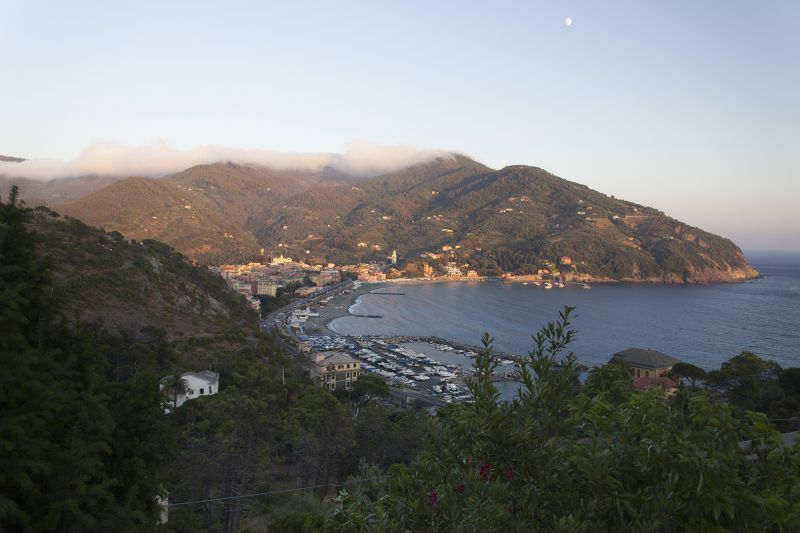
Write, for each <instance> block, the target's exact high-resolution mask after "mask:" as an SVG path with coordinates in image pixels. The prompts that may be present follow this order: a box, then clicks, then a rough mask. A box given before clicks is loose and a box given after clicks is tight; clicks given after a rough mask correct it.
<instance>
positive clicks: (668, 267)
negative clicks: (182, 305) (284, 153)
mask: <svg viewBox="0 0 800 533" xmlns="http://www.w3.org/2000/svg"><path fill="white" fill-rule="evenodd" d="M411 170H413V172H412V171H411ZM266 218H267V223H266V225H265V226H264V229H263V231H262V232H261V233H260V234H259V237H260V239H261V242H264V243H274V244H275V243H281V244H283V246H282V248H283V249H284V250H285V251H286V250H288V252H289V253H290V254H291V255H295V254H296V255H301V256H302V254H304V253H305V252H304V250H309V251H310V254H306V255H311V256H312V257H326V258H329V259H332V260H335V261H336V262H350V261H355V260H369V259H379V258H383V257H385V256H386V255H388V254H389V253H391V250H392V249H397V251H398V254H399V255H400V257H404V258H405V259H406V260H416V261H417V262H419V254H421V253H426V252H429V253H433V254H438V255H439V256H440V257H438V258H436V257H433V256H428V258H426V261H428V262H431V263H436V262H440V263H446V262H448V261H456V262H457V263H459V264H464V265H469V266H470V267H472V268H475V269H476V270H478V271H479V272H480V273H483V274H494V275H500V274H502V273H506V272H510V273H514V274H531V273H534V272H536V271H537V270H538V269H542V268H548V269H554V268H560V270H561V272H562V273H563V274H565V277H567V278H573V279H586V280H625V281H651V282H661V281H666V282H678V283H681V282H712V281H736V280H742V279H748V278H751V277H754V276H757V272H756V271H755V270H754V269H752V268H751V267H750V266H749V265H748V264H747V261H746V259H745V258H744V256H743V254H742V252H741V250H740V249H739V248H738V247H737V246H736V245H735V244H734V243H732V242H731V241H730V240H728V239H725V238H723V237H719V236H717V235H713V234H711V233H708V232H706V231H703V230H701V229H698V228H694V227H691V226H688V225H686V224H684V223H682V222H679V221H677V220H675V219H673V218H670V217H669V216H667V215H665V214H664V213H662V212H661V211H658V210H656V209H653V208H649V207H645V206H642V205H638V204H635V203H633V202H628V201H624V200H619V199H616V198H614V197H610V196H606V195H605V194H602V193H599V192H597V191H594V190H592V189H589V188H588V187H585V186H583V185H580V184H578V183H573V182H570V181H567V180H564V179H561V178H558V177H557V176H554V175H552V174H550V173H548V172H547V171H545V170H542V169H540V168H536V167H528V166H510V167H506V168H503V169H501V170H498V171H494V170H491V169H488V168H486V167H484V166H482V165H479V164H477V163H475V162H474V161H471V160H469V159H467V158H464V157H458V158H456V159H455V160H454V161H452V162H446V163H443V162H441V161H440V162H439V163H438V165H437V164H428V165H422V166H420V167H415V168H414V169H410V170H406V171H403V172H400V173H396V174H394V175H390V176H382V177H378V178H373V179H371V180H368V181H365V182H362V183H359V184H358V187H352V186H339V187H336V188H327V189H325V190H320V189H311V190H309V191H306V192H303V193H301V194H299V195H296V196H295V197H293V198H292V199H291V200H289V201H288V202H287V205H286V206H280V207H278V208H275V209H273V210H272V212H271V213H269V215H268V216H267V217H266ZM284 253H286V252H284ZM563 257H567V258H569V260H568V261H564V263H565V264H561V263H562V261H561V259H562V258H563Z"/></svg>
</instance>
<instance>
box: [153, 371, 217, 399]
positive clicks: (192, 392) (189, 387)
mask: <svg viewBox="0 0 800 533" xmlns="http://www.w3.org/2000/svg"><path fill="white" fill-rule="evenodd" d="M166 379H167V378H164V379H162V380H161V381H162V383H161V389H162V390H163V389H164V381H165V380H166ZM181 379H183V382H184V383H185V384H186V392H179V393H178V395H177V401H176V402H175V407H180V406H181V405H183V404H184V403H186V402H188V401H189V400H193V399H195V398H199V397H200V396H213V395H214V394H216V393H218V392H219V374H217V373H216V372H212V371H211V370H201V371H200V372H186V373H185V374H181ZM169 396H170V397H169V403H170V405H171V404H172V403H173V400H174V399H175V398H174V397H173V396H172V393H169Z"/></svg>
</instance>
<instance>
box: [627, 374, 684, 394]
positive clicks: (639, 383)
mask: <svg viewBox="0 0 800 533" xmlns="http://www.w3.org/2000/svg"><path fill="white" fill-rule="evenodd" d="M653 387H657V388H659V389H661V390H663V391H664V392H666V393H667V396H672V395H673V394H675V392H676V391H677V390H678V384H677V383H675V381H673V380H672V379H671V378H669V377H667V376H658V377H651V376H642V377H640V378H638V379H636V380H635V381H634V382H633V388H634V389H636V390H640V391H645V390H647V389H652V388H653Z"/></svg>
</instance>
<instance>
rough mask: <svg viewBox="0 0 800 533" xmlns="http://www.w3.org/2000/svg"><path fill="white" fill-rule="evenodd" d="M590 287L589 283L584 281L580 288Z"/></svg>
mask: <svg viewBox="0 0 800 533" xmlns="http://www.w3.org/2000/svg"><path fill="white" fill-rule="evenodd" d="M591 288H592V287H591V285H589V284H588V283H584V284H583V285H581V289H591Z"/></svg>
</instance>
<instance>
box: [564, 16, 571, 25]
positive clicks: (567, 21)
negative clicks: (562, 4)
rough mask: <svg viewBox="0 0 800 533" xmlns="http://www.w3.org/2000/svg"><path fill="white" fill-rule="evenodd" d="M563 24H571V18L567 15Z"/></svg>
mask: <svg viewBox="0 0 800 533" xmlns="http://www.w3.org/2000/svg"><path fill="white" fill-rule="evenodd" d="M564 26H572V19H571V18H569V17H567V18H565V19H564Z"/></svg>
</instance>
